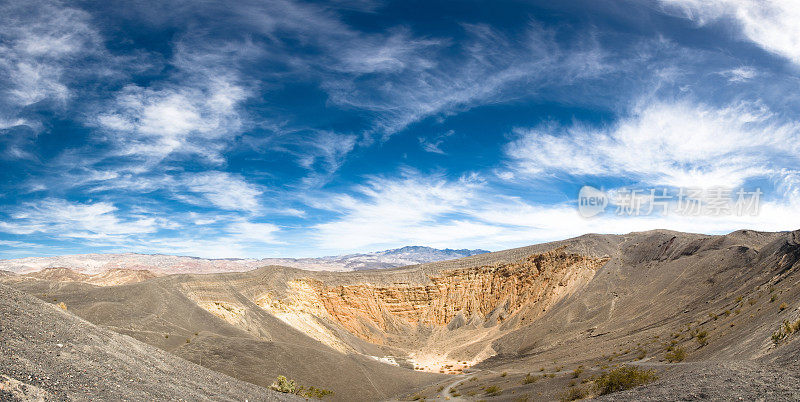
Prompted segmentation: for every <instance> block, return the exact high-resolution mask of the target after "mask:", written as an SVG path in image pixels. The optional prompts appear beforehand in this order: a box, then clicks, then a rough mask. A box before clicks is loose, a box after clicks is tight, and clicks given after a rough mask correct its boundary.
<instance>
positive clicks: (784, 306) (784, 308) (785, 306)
mask: <svg viewBox="0 0 800 402" xmlns="http://www.w3.org/2000/svg"><path fill="white" fill-rule="evenodd" d="M787 307H789V306H787V305H786V303H781V305H780V306H779V307H778V309H780V310H781V311H783V310H786V308H787Z"/></svg>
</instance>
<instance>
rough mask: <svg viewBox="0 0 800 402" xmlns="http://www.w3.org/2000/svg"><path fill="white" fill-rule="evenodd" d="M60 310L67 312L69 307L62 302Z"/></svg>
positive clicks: (59, 304)
mask: <svg viewBox="0 0 800 402" xmlns="http://www.w3.org/2000/svg"><path fill="white" fill-rule="evenodd" d="M58 308H60V309H62V310H66V309H67V305H66V304H64V302H61V303H58Z"/></svg>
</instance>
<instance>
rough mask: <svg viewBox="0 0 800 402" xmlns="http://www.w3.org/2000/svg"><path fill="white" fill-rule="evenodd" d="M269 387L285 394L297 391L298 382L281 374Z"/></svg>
mask: <svg viewBox="0 0 800 402" xmlns="http://www.w3.org/2000/svg"><path fill="white" fill-rule="evenodd" d="M269 388H270V389H272V390H275V391H278V392H283V393H284V394H293V393H295V392H296V391H297V384H295V383H294V380H290V379H288V378H286V377H285V376H282V375H279V376H278V378H277V379H276V380H275V382H273V383H272V385H270V386H269Z"/></svg>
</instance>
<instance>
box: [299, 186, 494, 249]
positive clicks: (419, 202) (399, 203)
mask: <svg viewBox="0 0 800 402" xmlns="http://www.w3.org/2000/svg"><path fill="white" fill-rule="evenodd" d="M477 187H478V184H475V183H474V182H471V181H467V180H461V181H458V182H455V183H451V182H447V181H446V180H445V179H444V178H442V177H437V176H423V175H420V174H418V173H415V172H407V173H406V174H405V175H404V176H403V177H402V178H400V179H397V180H391V179H386V178H372V179H370V180H368V181H367V183H366V184H364V185H361V186H358V187H356V189H355V192H356V193H357V195H356V196H350V195H336V196H331V197H325V198H324V199H322V200H318V201H317V205H315V206H317V207H318V208H326V209H330V210H332V211H337V212H339V213H342V216H341V218H339V219H336V220H334V221H332V222H328V223H323V224H320V225H317V226H316V227H315V228H314V229H315V230H316V231H317V233H316V236H317V237H318V239H319V240H320V242H321V245H322V247H323V248H327V249H338V250H351V249H364V248H367V247H381V246H385V245H396V244H412V243H413V244H429V245H434V246H442V245H446V244H451V245H452V244H459V242H461V241H463V240H464V239H467V238H474V237H478V236H486V235H490V234H491V233H493V232H495V231H496V229H495V228H492V227H490V226H487V225H483V224H481V223H476V222H469V221H466V220H461V219H458V218H453V219H449V220H448V221H447V222H444V223H443V222H441V221H440V219H441V217H442V216H444V215H448V214H453V213H458V212H460V211H462V210H463V208H464V207H466V206H467V204H468V202H469V200H470V198H471V197H472V193H473V191H474V190H475V189H476V188H477Z"/></svg>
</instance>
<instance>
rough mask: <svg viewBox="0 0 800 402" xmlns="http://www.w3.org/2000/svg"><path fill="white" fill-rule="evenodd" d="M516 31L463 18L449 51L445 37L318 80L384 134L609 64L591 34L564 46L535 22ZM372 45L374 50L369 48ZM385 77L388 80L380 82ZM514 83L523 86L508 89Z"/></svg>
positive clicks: (566, 81)
mask: <svg viewBox="0 0 800 402" xmlns="http://www.w3.org/2000/svg"><path fill="white" fill-rule="evenodd" d="M526 28H527V29H525V30H524V31H523V34H521V35H519V36H508V35H506V34H503V33H501V32H499V31H497V30H495V29H494V28H492V27H489V26H486V25H480V24H463V25H462V29H463V30H464V34H465V35H466V39H465V40H464V41H463V43H462V44H461V45H460V47H459V49H458V53H457V54H458V56H456V57H439V56H438V55H440V54H441V53H443V52H445V51H448V50H450V51H452V49H450V48H449V47H448V46H447V45H448V43H447V42H446V41H442V42H440V43H432V42H425V44H426V45H427V46H421V47H420V48H418V49H417V50H416V52H412V51H410V50H408V51H406V52H399V54H403V55H405V56H406V57H408V60H407V61H404V62H401V61H396V62H395V63H393V64H392V65H395V66H397V67H398V68H395V69H386V70H376V71H374V72H373V74H370V75H363V74H359V73H358V70H356V71H355V72H350V73H349V75H344V76H336V77H331V78H328V79H326V80H325V81H324V82H323V87H324V88H325V89H326V91H328V93H329V94H330V96H331V100H332V101H333V102H335V103H337V104H340V105H343V106H347V107H353V108H358V109H362V110H370V111H373V112H375V113H376V120H375V123H374V130H375V131H376V132H377V133H379V134H380V135H382V136H383V137H384V138H385V137H387V136H389V135H392V134H394V133H396V132H398V131H400V130H402V129H404V128H406V127H407V126H409V125H410V124H412V123H415V122H417V121H420V120H422V119H425V118H428V117H431V116H435V115H447V114H449V113H453V112H456V111H459V110H466V109H470V108H472V107H474V106H477V105H480V104H487V103H489V104H491V103H498V102H504V101H509V100H513V99H516V98H518V97H525V96H530V95H531V94H535V93H537V92H538V91H540V90H542V89H544V88H554V87H559V86H567V85H571V84H574V83H575V82H578V81H581V80H591V79H593V78H598V77H600V76H603V75H606V74H609V73H611V72H613V71H616V67H615V66H614V65H613V64H612V63H609V62H607V61H606V59H605V58H606V54H605V52H604V51H603V50H602V48H601V47H600V46H599V45H598V43H597V42H595V41H593V40H592V39H591V37H586V38H585V40H582V41H577V42H576V43H573V44H570V45H564V44H560V43H558V42H557V41H556V40H555V39H554V35H555V32H553V31H550V30H547V29H545V28H542V27H541V26H538V25H535V24H534V25H530V26H528V27H526ZM373 50H374V49H373ZM386 82H391V85H386V84H385V83H386ZM515 84H521V87H522V88H523V89H521V90H519V89H520V87H519V86H518V87H517V88H516V89H517V90H515V88H514V85H515Z"/></svg>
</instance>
